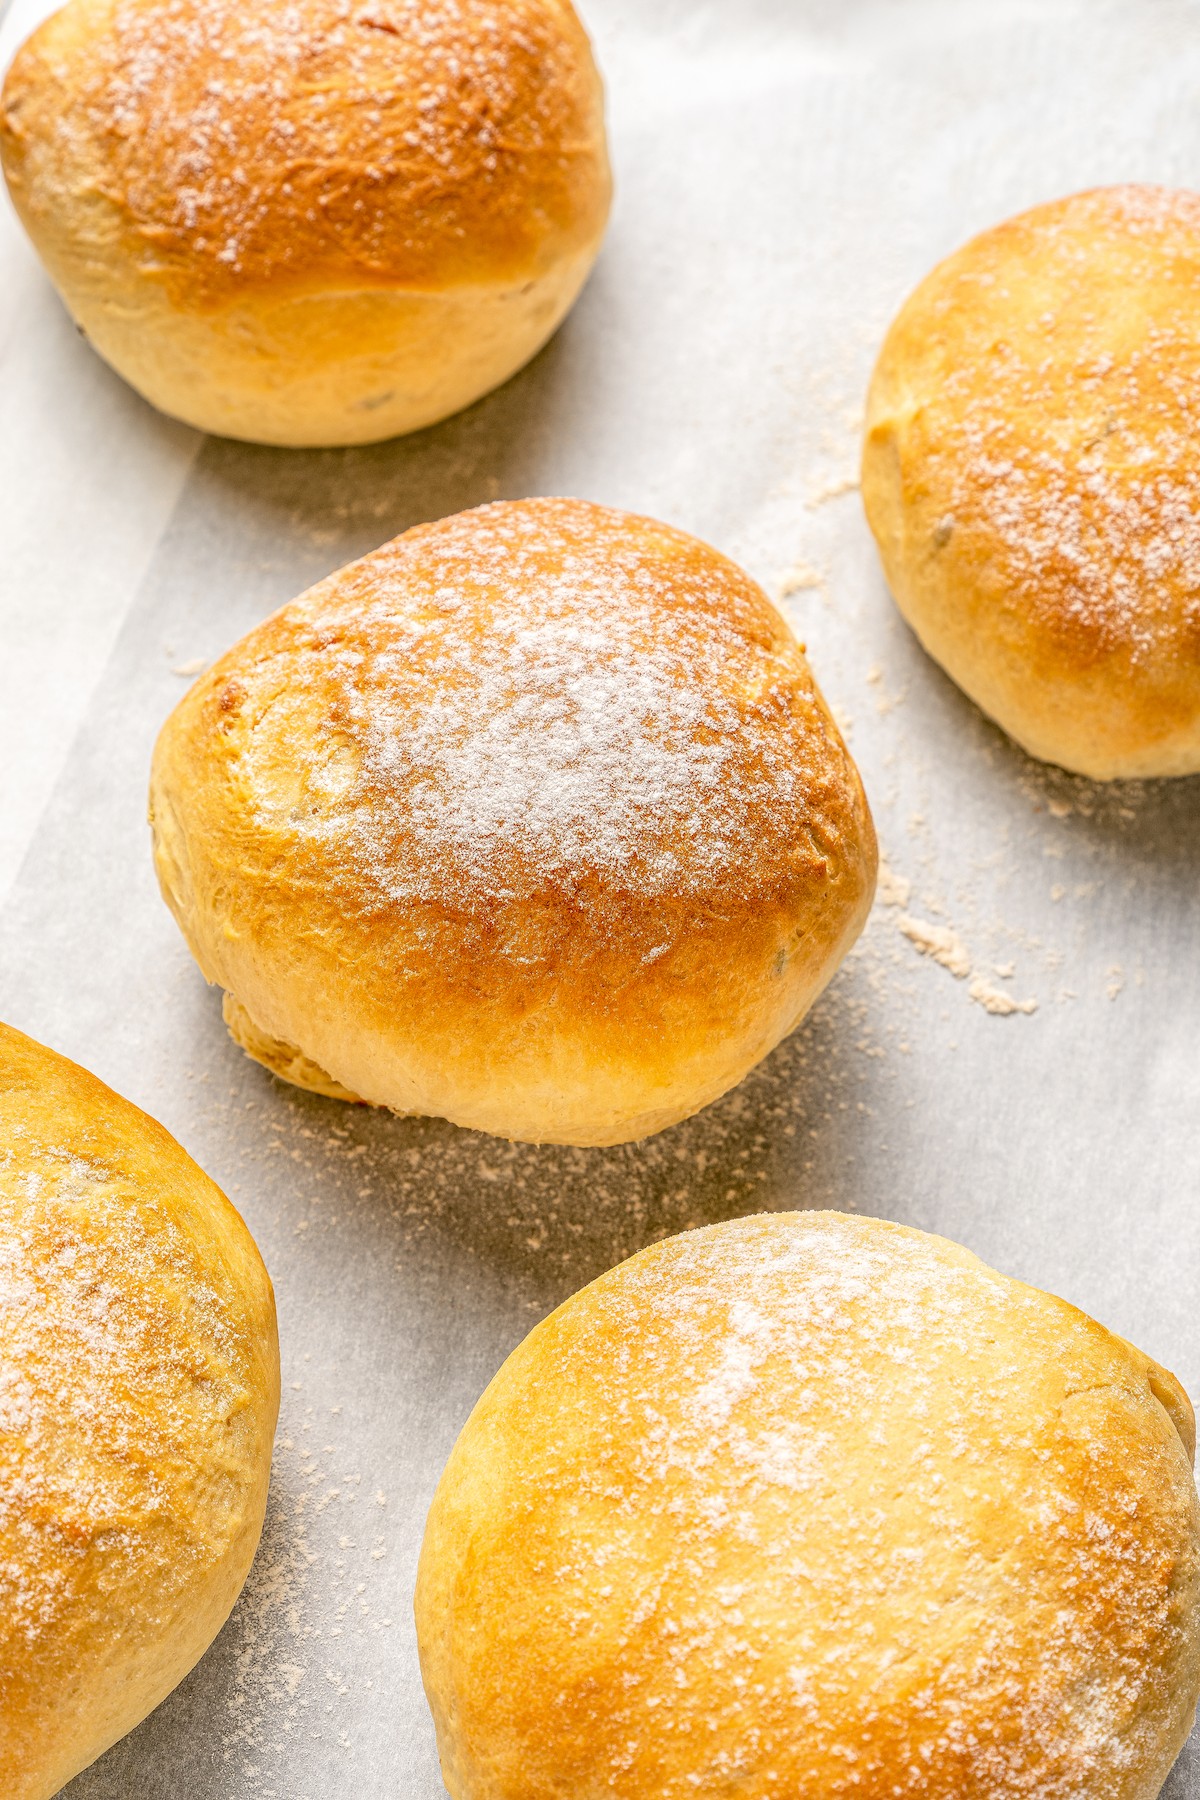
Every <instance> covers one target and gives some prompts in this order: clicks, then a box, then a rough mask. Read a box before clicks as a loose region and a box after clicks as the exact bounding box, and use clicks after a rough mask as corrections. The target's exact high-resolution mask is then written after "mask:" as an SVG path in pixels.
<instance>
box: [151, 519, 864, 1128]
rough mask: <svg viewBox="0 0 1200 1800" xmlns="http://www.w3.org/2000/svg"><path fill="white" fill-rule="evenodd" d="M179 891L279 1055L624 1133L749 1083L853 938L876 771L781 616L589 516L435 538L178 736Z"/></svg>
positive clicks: (178, 901) (166, 796) (230, 983)
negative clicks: (860, 767)
mask: <svg viewBox="0 0 1200 1800" xmlns="http://www.w3.org/2000/svg"><path fill="white" fill-rule="evenodd" d="M152 811H153V818H154V826H155V838H156V855H157V859H158V868H159V875H160V880H161V883H162V886H163V891H164V894H165V895H166V897H167V900H168V902H169V903H170V905H171V906H172V908H173V910H174V911H175V913H176V916H177V918H178V919H179V921H180V923H181V925H182V927H183V929H184V931H185V933H186V934H187V936H188V939H189V942H190V943H191V945H192V948H193V951H194V953H195V954H196V956H197V959H198V960H199V962H200V964H201V967H202V968H203V969H204V971H205V974H206V975H207V976H208V978H209V979H210V980H216V981H219V982H220V983H221V985H222V986H224V987H226V988H227V989H229V990H230V991H231V992H233V993H234V994H236V995H237V997H238V999H239V1000H240V1001H241V1003H242V1004H243V1006H244V1007H245V1008H246V1009H247V1011H248V1012H249V1014H250V1015H251V1017H252V1018H253V1019H254V1021H255V1022H256V1025H257V1027H258V1028H259V1030H260V1031H262V1032H263V1033H265V1034H266V1035H267V1036H269V1037H274V1038H278V1039H281V1040H282V1041H283V1042H284V1043H286V1044H289V1045H290V1044H295V1045H297V1046H299V1047H300V1048H301V1049H302V1050H303V1052H304V1054H305V1055H306V1056H307V1057H309V1058H310V1059H311V1061H312V1062H314V1063H316V1064H317V1065H319V1067H320V1068H322V1069H323V1070H326V1071H328V1073H329V1074H330V1075H331V1076H332V1077H333V1078H334V1079H335V1080H336V1081H337V1082H339V1083H341V1084H342V1085H343V1086H344V1087H346V1088H348V1089H350V1090H351V1091H352V1092H354V1093H358V1094H362V1095H363V1096H364V1097H365V1098H367V1099H369V1100H372V1101H374V1102H376V1103H379V1104H384V1105H389V1106H392V1107H395V1108H396V1109H397V1110H400V1111H418V1112H431V1113H435V1114H443V1115H444V1116H446V1117H449V1118H451V1119H455V1120H457V1121H458V1122H459V1123H463V1124H471V1125H476V1126H478V1127H480V1128H482V1129H486V1130H493V1131H498V1132H500V1133H501V1134H502V1135H509V1136H514V1137H533V1138H555V1139H564V1140H565V1141H570V1142H606V1141H612V1142H615V1141H620V1140H621V1139H622V1138H625V1137H632V1136H637V1135H641V1134H644V1133H645V1132H647V1131H651V1130H655V1129H658V1128H660V1127H661V1126H662V1125H664V1124H668V1123H672V1122H673V1121H674V1120H675V1119H678V1118H680V1117H683V1116H684V1115H685V1114H686V1113H688V1112H690V1111H693V1110H695V1109H696V1108H697V1107H699V1106H701V1105H703V1104H705V1103H706V1102H707V1101H708V1100H710V1099H712V1098H715V1096H716V1095H717V1094H719V1093H721V1092H723V1091H724V1089H725V1088H727V1087H729V1086H730V1085H732V1084H733V1082H735V1081H737V1080H739V1079H740V1078H741V1076H742V1075H743V1074H744V1073H745V1072H746V1070H747V1069H748V1068H749V1067H750V1066H751V1065H752V1064H753V1063H754V1062H755V1061H757V1060H758V1058H759V1057H760V1056H762V1055H764V1054H765V1053H766V1051H767V1050H769V1049H770V1048H771V1047H772V1045H773V1044H774V1043H776V1042H777V1041H778V1039H779V1037H780V1036H781V1035H783V1034H784V1033H785V1032H786V1031H788V1030H790V1029H791V1028H792V1027H793V1026H794V1025H795V1024H796V1022H797V1021H798V1019H799V1018H800V1016H801V1015H802V1013H803V1012H804V1010H805V1009H806V1008H807V1006H808V1005H809V1004H810V1003H811V1001H812V999H813V998H814V997H815V994H816V993H817V992H818V991H819V990H820V988H821V987H822V986H823V985H824V983H825V981H826V980H827V979H828V978H829V976H830V974H831V973H832V972H833V969H834V968H835V967H836V965H837V963H838V961H839V960H840V958H841V956H842V955H843V954H844V952H845V950H846V949H847V948H848V947H849V944H850V942H852V941H853V938H854V937H855V936H856V935H857V933H858V931H859V929H860V928H861V924H862V921H863V919H864V917H865V914H866V911H867V908H868V907H869V905H870V899H871V894H872V891H873V886H874V873H875V843H874V835H873V832H872V829H871V823H870V816H869V813H868V811H867V807H866V802H865V799H864V798H863V794H862V789H861V785H860V783H859V780H858V776H857V772H856V770H855V769H854V765H853V763H852V762H851V760H850V758H849V756H848V755H847V753H846V750H845V747H844V746H843V744H842V742H841V740H840V738H839V736H838V734H837V731H836V727H835V726H834V725H833V723H832V721H831V720H830V718H829V715H828V713H827V711H826V709H825V706H824V703H823V702H822V700H821V698H820V695H819V694H818V692H817V690H816V687H815V685H814V683H813V681H812V677H811V674H810V672H809V670H808V666H807V664H806V662H805V660H804V657H803V654H802V652H801V650H800V648H799V647H798V646H797V644H796V643H795V640H794V639H793V638H792V637H791V635H790V633H789V632H788V630H787V628H786V626H785V625H784V623H783V621H782V620H781V619H780V617H779V615H778V614H777V613H776V612H775V610H774V609H773V608H772V607H771V605H770V603H769V602H768V601H767V600H766V598H765V596H764V595H763V594H762V592H761V591H760V590H759V589H758V588H757V587H756V586H755V585H754V583H753V582H751V581H750V580H749V579H748V577H746V576H745V575H744V574H742V572H741V571H740V570H738V569H737V568H735V567H734V565H733V564H731V563H729V562H728V561H726V559H725V558H724V557H721V556H718V555H717V553H716V552H715V551H712V550H710V549H709V548H708V547H707V546H705V545H703V544H701V543H699V542H698V541H697V540H695V539H693V538H689V537H686V536H684V535H683V534H682V533H680V532H677V531H673V530H671V529H669V528H668V527H666V526H663V525H658V524H655V523H654V522H653V521H650V520H646V519H638V518H634V517H632V516H631V515H628V514H624V513H617V512H612V511H608V510H606V509H604V508H600V507H595V506H589V505H586V504H584V503H582V502H579V501H569V500H532V501H524V502H520V503H512V504H502V505H498V506H492V507H485V508H482V509H480V510H479V511H477V512H473V513H465V514H460V515H458V516H456V517H455V518H452V519H446V520H442V521H440V522H439V523H437V524H434V525H427V526H421V527H418V528H417V529H416V530H413V531H410V532H408V533H406V534H405V535H404V536H403V537H401V538H398V539H396V540H395V541H394V542H393V543H391V544H388V545H385V546H384V547H383V548H382V549H381V550H379V551H376V552H375V553H374V554H373V555H372V556H369V557H365V558H364V559H363V560H362V561H361V562H359V563H355V564H353V565H351V567H349V568H348V569H343V570H341V571H340V572H339V573H338V574H336V575H334V576H332V577H330V579H329V580H328V581H326V582H323V583H321V584H320V586H318V587H317V588H314V589H313V590H312V591H311V592H310V593H309V594H308V595H305V596H304V597H302V598H301V599H300V600H299V601H297V602H295V603H294V604H293V605H292V606H290V607H285V608H284V609H283V611H281V612H279V613H277V614H276V615H275V617H274V618H273V619H270V620H268V621H267V623H266V624H265V625H263V626H261V627H260V628H259V629H258V630H257V631H255V632H253V633H251V635H250V636H249V637H248V638H246V639H244V640H243V642H242V643H241V644H239V645H238V646H236V647H235V648H234V649H233V650H232V651H231V652H230V653H229V654H228V655H227V656H226V657H224V658H223V659H222V660H221V661H220V662H219V663H217V664H216V665H215V667H214V668H213V669H212V670H211V671H210V672H209V674H208V675H206V676H205V677H204V678H203V679H202V680H201V681H200V682H198V683H197V685H196V686H195V687H194V688H193V689H192V690H191V692H190V693H189V695H188V696H187V697H186V699H185V700H184V701H183V703H182V704H181V706H180V707H179V708H178V709H177V710H176V712H175V714H174V715H173V717H172V718H171V719H170V720H169V721H168V723H167V725H166V727H165V728H164V731H163V734H162V737H161V739H160V742H159V746H158V750H157V752H156V758H155V772H154V781H153V793H152Z"/></svg>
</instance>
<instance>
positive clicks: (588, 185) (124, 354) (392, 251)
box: [0, 0, 611, 445]
mask: <svg viewBox="0 0 1200 1800" xmlns="http://www.w3.org/2000/svg"><path fill="white" fill-rule="evenodd" d="M0 157H2V159H3V166H4V172H5V175H6V178H7V180H8V185H9V190H10V192H11V194H12V197H13V201H14V204H15V205H16V208H17V211H18V212H19V213H20V215H21V218H22V220H23V221H24V223H25V226H26V228H27V230H28V231H29V234H30V236H31V237H32V239H33V242H34V244H35V245H36V247H37V248H38V250H39V252H40V253H41V255H42V258H43V260H44V261H45V263H46V266H47V268H48V269H49V271H50V274H51V276H52V278H53V280H54V282H55V284H56V286H57V287H58V289H59V291H60V293H61V294H62V296H63V298H64V300H65V301H66V303H67V305H68V307H69V308H70V310H71V312H72V313H73V315H74V317H75V318H76V320H77V321H78V323H79V324H80V325H81V326H82V328H83V330H84V331H85V332H86V333H87V335H88V337H89V338H90V339H91V341H92V343H93V344H94V345H95V347H96V349H97V350H98V351H99V352H100V354H101V355H102V356H104V357H105V358H106V359H107V360H108V361H109V362H110V363H111V364H112V365H113V367H114V368H116V369H117V370H118V371H119V372H120V373H121V374H122V375H124V376H125V378H126V379H127V380H128V381H130V382H131V383H132V384H133V386H134V387H136V388H137V389H138V390H139V391H140V392H141V393H143V394H144V395H145V396H146V398H147V399H149V400H151V401H152V402H153V403H154V404H155V405H156V406H158V407H160V408H161V409H162V410H163V411H164V412H167V413H171V414H172V415H174V416H175V417H177V418H181V419H184V420H186V421H187V422H188V423H189V424H192V425H196V426H199V427H200V429H201V430H205V431H213V432H219V433H221V434H223V435H225V436H229V437H238V438H249V439H251V440H252V441H255V442H262V443H272V444H285V445H304V444H353V443H367V442H371V441H373V440H375V439H380V438H385V437H391V436H393V435H395V434H396V433H398V432H404V431H412V430H415V429H417V428H418V427H419V426H423V425H428V424H432V423H433V422H434V421H435V420H437V419H441V418H445V417H446V416H447V415H448V414H449V413H452V412H455V411H457V410H458V409H459V408H460V407H463V406H466V405H468V404H469V403H470V402H471V401H473V400H475V399H478V397H479V396H480V395H481V394H484V393H486V392H487V391H488V390H489V389H491V388H493V387H495V386H497V385H498V384H499V383H500V382H502V381H505V380H507V378H508V377H509V376H510V375H511V374H512V373H513V372H514V371H515V370H516V369H518V368H519V367H520V366H521V365H522V363H524V362H526V361H528V359H529V358H530V357H531V356H532V355H533V354H534V353H535V351H537V350H538V349H539V348H540V347H541V345H542V344H543V343H545V341H546V339H547V338H548V337H549V336H550V334H551V333H552V332H553V331H554V329H555V328H556V327H557V325H558V324H559V322H560V321H561V319H562V318H563V316H564V315H565V313H566V312H567V310H568V309H569V307H570V306H571V304H572V303H573V301H574V299H575V297H576V295H577V294H578V292H579V289H580V287H581V286H582V284H583V282H584V280H585V278H586V276H587V274H588V271H589V270H590V268H591V265H592V263H593V261H594V260H595V256H596V253H597V251H598V249H599V245H600V239H601V237H602V235H603V231H604V226H605V222H606V220H607V216H608V207H609V201H610V195H611V179H610V175H609V169H608V158H607V150H606V145H605V134H604V118H603V94H602V90H601V86H600V78H599V75H598V74H597V71H596V67H595V63H594V61H593V59H592V54H591V49H590V47H589V44H588V41H587V37H586V35H585V33H584V31H583V28H582V27H581V25H580V23H579V21H578V19H577V18H576V16H575V13H574V11H573V9H572V7H571V6H570V4H569V3H568V0H370V3H369V4H361V5H360V4H350V3H349V0H289V4H287V5H281V4H279V3H278V0H237V3H236V4H234V3H233V0H69V4H68V5H66V6H65V7H63V9H62V10H61V11H60V12H58V13H56V14H55V15H54V16H53V17H52V18H51V19H49V20H48V21H47V22H46V23H45V24H44V25H43V26H41V27H40V29H39V30H38V31H36V32H35V33H34V34H33V36H32V37H31V38H30V39H29V41H28V42H27V43H26V44H25V46H24V47H23V48H22V49H21V50H20V52H19V53H18V55H17V57H16V60H15V61H14V63H13V65H12V68H11V69H10V71H9V74H8V77H7V80H6V81H5V84H4V91H3V99H2V101H0Z"/></svg>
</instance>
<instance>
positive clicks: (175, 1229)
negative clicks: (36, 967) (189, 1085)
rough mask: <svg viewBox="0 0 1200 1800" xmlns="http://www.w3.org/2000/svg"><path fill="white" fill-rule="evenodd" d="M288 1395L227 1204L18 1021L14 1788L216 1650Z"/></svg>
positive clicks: (0, 1129) (7, 1539)
mask: <svg viewBox="0 0 1200 1800" xmlns="http://www.w3.org/2000/svg"><path fill="white" fill-rule="evenodd" d="M278 1405H279V1351H278V1346H277V1342H276V1336H275V1303H274V1299H273V1296H272V1293H271V1283H270V1281H269V1279H268V1277H267V1272H266V1270H265V1269H264V1268H263V1265H262V1260H261V1258H260V1257H259V1254H258V1251H257V1250H256V1249H255V1247H254V1243H253V1240H252V1239H251V1237H250V1234H249V1232H248V1231H247V1230H246V1227H245V1226H244V1225H243V1223H242V1221H241V1219H240V1218H239V1217H238V1215H237V1213H236V1212H235V1211H234V1210H233V1208H232V1206H230V1204H229V1202H228V1201H227V1200H226V1199H225V1196H224V1195H223V1194H222V1193H221V1191H220V1190H219V1189H218V1188H216V1187H214V1185H213V1183H212V1182H211V1181H210V1180H209V1179H208V1177H207V1176H206V1175H204V1174H202V1172H201V1171H200V1170H199V1169H198V1168H197V1167H196V1165H195V1163H194V1162H193V1161H192V1160H191V1158H190V1157H189V1156H187V1155H186V1154H185V1153H184V1151H183V1150H181V1149H180V1147H179V1145H178V1144H177V1143H176V1142H175V1140H174V1138H172V1137H170V1136H169V1135H168V1134H167V1133H166V1132H165V1131H164V1130H163V1129H162V1127H161V1126H160V1125H156V1124H155V1123H154V1121H153V1120H152V1119H148V1118H147V1117H146V1115H145V1113H142V1112H139V1111H138V1109H137V1107H136V1106H131V1105H130V1104H129V1102H128V1101H127V1100H121V1099H119V1098H118V1096H117V1095H116V1094H114V1093H112V1092H111V1091H110V1090H109V1089H108V1088H106V1087H105V1086H104V1085H103V1084H102V1083H101V1082H99V1081H97V1080H96V1079H95V1077H94V1076H92V1075H88V1074H87V1073H86V1072H85V1071H84V1070H83V1069H80V1068H77V1067H76V1065H75V1064H74V1063H70V1062H68V1061H67V1060H66V1059H65V1057H61V1056H56V1055H55V1054H54V1052H53V1051H51V1050H45V1049H43V1048H42V1047H41V1045H39V1044H35V1043H32V1042H31V1041H30V1039H29V1038H26V1037H22V1036H21V1034H20V1033H19V1032H16V1031H12V1030H10V1029H9V1028H8V1027H7V1026H3V1025H0V1793H2V1794H3V1795H4V1797H5V1800H49V1796H50V1795H51V1794H56V1793H57V1792H58V1790H59V1789H60V1788H61V1787H62V1786H63V1784H64V1783H65V1782H67V1781H69V1780H70V1779H71V1777H72V1776H73V1775H75V1774H77V1773H78V1772H79V1770H80V1769H83V1768H86V1767H87V1765H88V1764H89V1763H90V1762H92V1761H94V1759H95V1758H96V1757H97V1756H99V1755H100V1754H101V1752H102V1751H104V1750H106V1749H107V1748H108V1746H109V1745H110V1744H112V1743H115V1742H116V1740H117V1739H118V1738H119V1737H123V1736H124V1734H125V1733H126V1732H127V1731H130V1730H132V1728H133V1727H134V1726H135V1725H136V1724H137V1723H138V1721H139V1719H142V1718H144V1717H145V1715H146V1714H147V1713H148V1712H150V1711H151V1709H152V1708H153V1707H155V1706H157V1705H158V1703H159V1701H160V1700H162V1699H163V1698H164V1697H165V1696H166V1695H167V1694H168V1693H169V1692H170V1690H171V1689H172V1688H173V1687H174V1686H175V1684H176V1682H178V1681H180V1680H182V1678H183V1677H184V1675H186V1674H187V1672H188V1670H189V1669H190V1668H191V1667H192V1665H193V1664H194V1663H195V1662H197V1661H198V1659H199V1658H200V1656H201V1655H202V1654H203V1653H204V1651H205V1650H206V1649H207V1648H208V1646H209V1644H210V1643H211V1642H212V1640H213V1638H214V1637H215V1636H216V1634H217V1632H218V1631H219V1630H220V1628H221V1626H222V1625H223V1624H224V1622H225V1619H226V1617H227V1615H228V1613H229V1610H230V1608H231V1607H232V1605H233V1603H234V1601H235V1600H236V1598H237V1595H238V1592H239V1590H240V1588H241V1586H242V1583H243V1581H244V1580H245V1578H246V1575H247V1572H248V1571H249V1568H250V1564H251V1561H252V1559H253V1556H254V1551H255V1547H256V1545H257V1543H258V1537H259V1532H260V1530H261V1529H262V1522H263V1511H264V1508H265V1506H266V1500H267V1482H268V1478H269V1475H270V1468H271V1444H272V1439H273V1436H274V1430H275V1415H276V1411H277V1409H278ZM184 1786H186V1784H184ZM178 1791H179V1792H180V1793H182V1792H183V1791H184V1787H181V1788H180V1789H179V1790H178Z"/></svg>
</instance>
